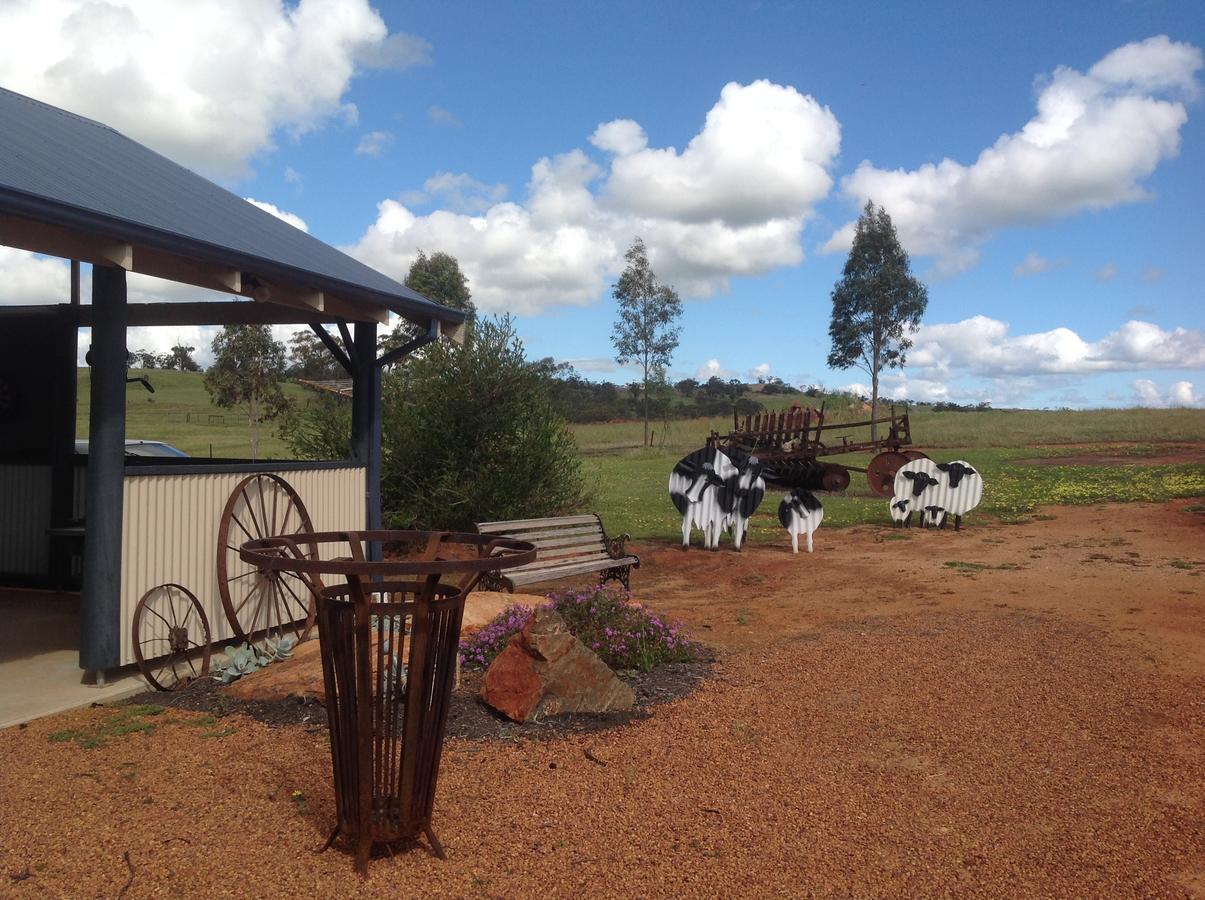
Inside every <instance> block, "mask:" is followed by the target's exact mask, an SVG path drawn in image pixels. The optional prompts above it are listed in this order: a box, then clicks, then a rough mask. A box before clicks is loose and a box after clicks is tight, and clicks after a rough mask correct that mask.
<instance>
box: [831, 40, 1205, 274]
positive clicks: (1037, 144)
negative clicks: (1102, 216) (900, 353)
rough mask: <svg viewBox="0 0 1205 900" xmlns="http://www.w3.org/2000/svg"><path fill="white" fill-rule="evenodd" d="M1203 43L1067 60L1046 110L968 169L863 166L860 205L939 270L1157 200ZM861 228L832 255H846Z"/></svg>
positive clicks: (855, 180)
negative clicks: (1089, 63) (874, 208)
mask: <svg viewBox="0 0 1205 900" xmlns="http://www.w3.org/2000/svg"><path fill="white" fill-rule="evenodd" d="M1201 66H1202V54H1201V51H1200V50H1199V49H1198V48H1196V47H1194V46H1192V45H1190V44H1184V43H1175V42H1173V41H1171V40H1169V39H1168V38H1167V37H1166V36H1162V35H1161V36H1158V37H1152V38H1149V39H1147V40H1144V41H1141V42H1137V43H1132V44H1127V45H1125V46H1124V47H1120V48H1118V49H1117V50H1114V51H1113V52H1112V53H1110V54H1108V55H1107V56H1106V57H1105V58H1104V59H1102V60H1101V61H1100V62H1098V63H1097V64H1096V65H1095V66H1093V67H1092V68H1091V69H1089V70H1088V72H1086V73H1082V72H1078V71H1076V70H1074V69H1070V68H1066V67H1060V68H1058V69H1056V70H1055V71H1054V73H1053V74H1052V75H1051V76H1050V77H1049V78H1047V79H1045V81H1044V83H1043V85H1042V87H1041V89H1040V91H1039V93H1038V98H1037V113H1036V114H1035V115H1034V117H1033V118H1032V119H1030V120H1029V121H1028V122H1027V123H1026V124H1025V125H1024V126H1023V127H1022V128H1021V129H1020V130H1019V131H1016V132H1013V133H1011V134H1005V135H1002V136H1001V137H1000V138H999V139H998V140H997V141H996V142H995V143H994V144H993V145H992V146H990V147H988V148H986V149H985V150H983V151H982V152H981V153H980V154H979V157H978V159H976V160H975V161H974V162H973V163H971V164H969V165H967V164H964V163H960V162H957V161H955V160H952V159H948V158H947V159H943V160H942V161H941V162H939V163H930V164H926V165H923V166H921V167H920V168H918V169H912V170H907V169H895V170H888V169H880V168H878V167H876V166H875V165H874V164H873V163H871V162H869V161H864V162H862V163H861V164H860V165H859V166H858V167H857V169H856V170H855V171H854V172H853V174H851V175H849V176H848V177H847V178H845V179H844V180H843V182H842V190H843V192H844V193H845V194H846V195H847V196H848V197H849V198H850V199H851V200H855V201H857V202H858V203H859V205H860V204H862V203H864V202H865V201H866V200H867V199H868V198H873V200H874V201H875V203H877V204H879V205H881V206H883V207H884V208H885V209H886V210H887V212H888V213H889V214H890V215H891V217H892V220H893V221H894V223H895V225H896V228H897V229H898V231H899V235H900V239H901V241H902V243H903V244H904V246H905V247H906V248H907V250H908V251H909V252H910V253H912V254H918V255H924V256H932V257H934V258H935V271H936V274H938V275H942V274H952V273H955V272H959V271H962V270H964V269H967V268H969V267H971V266H973V265H974V264H975V263H976V262H977V261H978V259H979V247H980V246H981V245H982V244H983V243H984V242H985V241H987V240H988V239H990V238H991V236H992V235H993V234H994V233H995V232H996V231H998V230H1000V229H1002V228H1007V227H1011V226H1017V225H1033V224H1037V223H1041V222H1046V221H1049V220H1052V219H1055V218H1058V217H1060V216H1066V215H1070V214H1072V213H1076V212H1080V211H1082V210H1100V209H1107V208H1109V207H1112V206H1116V205H1118V204H1122V203H1133V202H1136V201H1139V200H1142V199H1145V198H1146V197H1147V192H1146V191H1145V190H1144V188H1143V186H1142V181H1143V180H1144V179H1145V178H1146V177H1148V176H1149V175H1150V174H1151V173H1152V172H1153V171H1154V170H1155V168H1156V167H1157V166H1158V165H1159V163H1160V162H1162V161H1163V160H1166V159H1168V158H1170V157H1173V156H1175V155H1176V154H1177V153H1178V152H1179V148H1180V129H1181V127H1182V126H1183V125H1184V123H1185V122H1186V121H1187V120H1188V113H1187V111H1186V109H1185V105H1184V102H1183V101H1184V100H1185V99H1187V98H1190V97H1192V96H1194V95H1195V94H1196V92H1197V88H1198V83H1197V72H1198V71H1199V70H1200V68H1201ZM852 238H853V224H852V223H849V224H847V225H845V226H844V227H842V228H841V229H839V230H838V231H837V232H836V233H835V234H834V235H833V236H832V237H831V238H830V240H829V241H828V243H827V244H826V245H825V248H824V249H825V250H826V251H830V252H833V251H843V250H845V249H847V248H848V247H849V245H850V242H851V241H852Z"/></svg>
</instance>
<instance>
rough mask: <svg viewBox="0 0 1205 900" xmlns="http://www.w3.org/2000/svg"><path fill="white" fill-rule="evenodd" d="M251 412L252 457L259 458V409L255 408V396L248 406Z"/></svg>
mask: <svg viewBox="0 0 1205 900" xmlns="http://www.w3.org/2000/svg"><path fill="white" fill-rule="evenodd" d="M248 411H249V412H250V414H251V458H252V459H253V460H256V459H259V410H257V409H256V408H255V400H254V398H253V399H252V400H251V403H250V405H249V406H248Z"/></svg>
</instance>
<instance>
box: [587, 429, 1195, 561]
mask: <svg viewBox="0 0 1205 900" xmlns="http://www.w3.org/2000/svg"><path fill="white" fill-rule="evenodd" d="M1127 449H1128V450H1129V451H1130V452H1131V453H1133V455H1134V457H1135V465H1134V466H1083V465H1068V466H1058V465H1044V466H1030V465H1025V464H1016V463H1015V462H1013V461H1014V460H1017V459H1022V458H1026V457H1034V456H1057V455H1060V454H1065V453H1067V452H1068V451H1067V450H1066V449H1063V450H1059V449H1058V448H1053V449H1043V450H1038V451H1035V450H1034V449H1032V448H1026V447H1012V448H1000V447H961V448H958V447H954V448H949V449H947V450H943V451H942V452H941V453H934V454H933V456H934V458H936V459H939V460H953V459H965V460H968V461H970V462H972V463H973V464H974V465H975V467H976V469H977V470H978V471H979V472H980V473H981V474H982V475H983V480H984V485H985V490H984V494H983V503H982V504H981V505H980V506H979V508H978V509H976V510H975V511H974V513H973V514H972V515H974V516H976V517H981V516H985V517H990V518H993V519H998V520H1000V521H1005V522H1016V521H1021V520H1022V519H1024V518H1025V517H1027V516H1028V515H1030V514H1032V513H1033V512H1034V510H1035V509H1036V507H1038V506H1040V505H1043V504H1057V503H1076V504H1078V503H1105V502H1122V501H1135V500H1144V501H1162V500H1169V499H1172V498H1174V497H1196V496H1203V495H1205V467H1202V466H1199V465H1166V466H1142V465H1138V463H1140V462H1141V455H1142V454H1144V453H1146V452H1150V450H1151V448H1150V447H1149V446H1141V445H1135V446H1133V447H1130V448H1127ZM680 456H681V454H680V453H678V452H676V451H675V452H668V451H658V450H649V451H646V452H643V453H641V452H635V453H630V454H610V455H596V456H591V457H588V458H587V459H586V461H585V468H586V472H587V478H588V479H589V484H590V487H591V489H592V490H593V494H594V510H595V511H596V512H598V514H599V515H601V516H602V518H603V522H604V524H606V526H607V528H608V530H611V531H615V532H620V531H626V532H628V533H629V534H631V535H632V537H634V538H638V539H648V538H655V539H670V540H679V539H680V538H681V534H682V518H681V516H679V515H678V513H677V511H676V510H675V509H674V507H673V505H672V504H671V503H670V501H669V495H668V491H667V487H666V485H667V482H668V480H669V472H670V469H672V468H673V466H674V463H676V462H677V461H678V459H679V458H680ZM834 459H837V460H840V461H841V462H843V463H848V464H849V465H853V466H861V467H865V465H866V462H867V460H868V459H869V457H868V456H865V455H862V456H858V455H855V454H850V455H848V456H840V457H835V458H834ZM852 476H853V477H852V479H851V482H850V486H849V489H848V490H847V491H845V492H844V493H843V494H833V495H822V502H823V504H824V527H826V528H832V527H837V528H840V527H843V526H849V525H862V524H867V523H881V524H888V523H889V522H890V519H889V518H888V515H887V501H886V500H884V499H883V498H882V497H878V496H876V495H874V494H872V493H871V492H870V489H869V488H868V487H867V486H866V481H865V478H864V477H863V476H862V475H861V474H860V473H857V472H855V473H852ZM780 498H781V492H778V491H767V493H766V499H765V501H764V502H763V503H762V506H761V508H760V509H759V510H758V512H757V514H756V515H755V516H754V518H753V521H752V522H751V524H750V531H749V533H750V536H751V537H752V538H753V539H754V540H758V539H762V538H765V539H767V540H781V538H782V533H783V532H782V527H781V526H780V525H779V523H778V501H779V499H780ZM696 537H697V535H696Z"/></svg>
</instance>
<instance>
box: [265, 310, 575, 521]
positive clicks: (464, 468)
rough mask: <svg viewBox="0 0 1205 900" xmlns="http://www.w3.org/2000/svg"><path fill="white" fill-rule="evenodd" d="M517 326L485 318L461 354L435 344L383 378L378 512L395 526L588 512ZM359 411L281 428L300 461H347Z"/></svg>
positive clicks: (305, 412) (345, 407) (558, 419)
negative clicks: (353, 415) (353, 419)
mask: <svg viewBox="0 0 1205 900" xmlns="http://www.w3.org/2000/svg"><path fill="white" fill-rule="evenodd" d="M552 390H553V378H552V375H551V374H550V367H549V366H548V365H547V363H546V362H536V363H532V362H528V361H527V359H526V358H525V357H524V355H523V345H522V343H521V342H520V341H519V338H518V336H517V335H516V334H515V328H514V323H513V321H512V320H511V319H510V318H509V317H506V318H502V319H480V320H478V321H477V323H476V325H475V326H474V328H473V330H472V336H471V339H470V340H469V341H468V343H467V344H466V345H465V346H463V347H462V346H459V345H457V344H453V343H451V342H449V341H437V342H436V343H434V344H431V345H430V346H428V347H426V348H425V349H424V350H423V351H421V355H419V356H415V357H413V358H412V359H410V360H409V361H407V363H406V364H405V365H397V366H394V367H392V369H391V371H388V372H386V373H385V374H384V376H383V377H382V380H381V395H382V403H381V507H382V514H383V517H384V519H385V521H386V523H387V524H388V525H390V526H392V527H398V528H432V529H440V530H452V531H457V530H458V531H465V530H472V526H473V523H474V522H480V521H485V520H496V519H520V518H529V517H531V518H536V517H540V516H552V515H557V514H560V513H565V512H570V511H572V510H574V509H579V508H581V507H583V506H585V505H586V503H587V499H588V498H587V497H586V493H585V482H584V480H583V478H582V468H581V460H580V458H579V456H578V452H577V445H576V444H575V443H574V440H573V435H572V433H570V431H569V428H568V426H567V425H566V423H565V419H564V417H563V416H562V415H561V414H560V413H559V412H558V411H557V409H556V406H555V405H554V403H553V402H552ZM350 433H351V404H350V403H348V402H347V401H345V400H338V399H334V398H331V399H324V400H320V401H318V402H313V403H310V404H308V405H307V406H306V407H304V408H295V409H294V410H293V411H292V412H291V413H290V415H289V417H288V419H287V420H286V422H285V425H284V426H283V427H282V429H281V437H283V438H284V440H285V442H286V443H287V444H288V446H289V449H290V450H291V451H292V452H293V453H294V454H296V455H297V456H299V457H301V458H303V459H344V458H346V456H347V455H348V453H349V449H350Z"/></svg>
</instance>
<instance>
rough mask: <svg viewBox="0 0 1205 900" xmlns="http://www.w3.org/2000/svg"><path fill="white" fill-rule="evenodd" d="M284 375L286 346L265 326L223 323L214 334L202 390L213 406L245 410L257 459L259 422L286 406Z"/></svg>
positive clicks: (273, 415) (276, 413) (271, 416)
mask: <svg viewBox="0 0 1205 900" xmlns="http://www.w3.org/2000/svg"><path fill="white" fill-rule="evenodd" d="M284 377H285V347H284V344H282V343H280V342H279V341H276V340H273V338H272V330H271V328H269V327H268V326H267V325H226V326H224V327H223V328H222V330H221V331H219V332H218V333H217V335H216V336H215V337H214V339H213V365H211V366H210V367H209V369H208V370H207V371H206V372H205V390H207V391H209V396H210V398H211V399H212V400H213V403H214V405H215V406H220V407H223V408H224V409H233V408H235V407H239V408H241V409H243V410H245V411H246V413H247V422H248V424H250V426H251V458H252V459H258V458H259V426H260V423H261V422H263V421H266V420H268V419H274V418H276V417H277V416H279V415H280V414H281V413H282V412H284V411H285V409H286V407H287V406H288V402H287V401H286V400H285V395H284V391H283V389H282V388H281V386H280V383H281V381H283V380H284Z"/></svg>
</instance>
